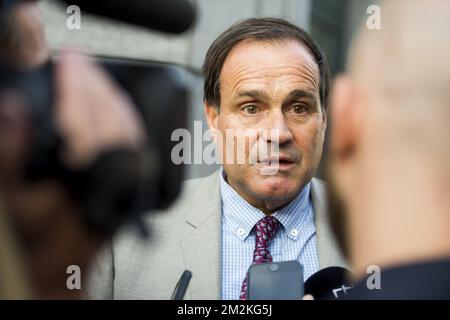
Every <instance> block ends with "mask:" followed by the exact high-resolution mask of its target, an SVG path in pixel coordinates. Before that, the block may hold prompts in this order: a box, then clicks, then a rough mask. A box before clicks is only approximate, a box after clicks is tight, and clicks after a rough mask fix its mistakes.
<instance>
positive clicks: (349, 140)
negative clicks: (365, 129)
mask: <svg viewBox="0 0 450 320" xmlns="http://www.w3.org/2000/svg"><path fill="white" fill-rule="evenodd" d="M358 96H359V95H358V92H357V88H356V86H355V84H354V82H353V80H352V79H351V78H350V77H349V76H347V75H341V76H338V77H337V78H336V80H335V81H334V85H333V90H332V94H331V117H332V128H331V134H330V152H331V154H332V155H333V157H334V159H335V160H336V161H341V160H346V159H347V158H348V157H349V156H351V155H352V154H353V153H354V152H355V150H356V147H357V145H358V140H359V137H360V135H361V130H360V129H361V110H359V109H360V108H361V105H360V102H359V101H358Z"/></svg>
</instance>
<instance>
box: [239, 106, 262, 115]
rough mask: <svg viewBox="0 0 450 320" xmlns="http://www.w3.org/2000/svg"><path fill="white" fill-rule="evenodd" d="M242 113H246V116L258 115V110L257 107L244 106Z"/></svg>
mask: <svg viewBox="0 0 450 320" xmlns="http://www.w3.org/2000/svg"><path fill="white" fill-rule="evenodd" d="M242 111H244V113H246V114H256V113H258V111H259V109H258V107H257V106H254V105H248V106H244V107H243V108H242Z"/></svg>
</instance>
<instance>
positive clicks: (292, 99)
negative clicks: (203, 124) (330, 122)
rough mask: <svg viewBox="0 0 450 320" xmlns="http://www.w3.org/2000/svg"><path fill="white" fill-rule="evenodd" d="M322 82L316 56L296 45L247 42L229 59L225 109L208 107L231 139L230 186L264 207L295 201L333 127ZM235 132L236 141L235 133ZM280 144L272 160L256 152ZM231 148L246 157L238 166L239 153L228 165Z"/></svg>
mask: <svg viewBox="0 0 450 320" xmlns="http://www.w3.org/2000/svg"><path fill="white" fill-rule="evenodd" d="M319 81H320V79H319V70H318V67H317V64H316V63H315V61H314V58H313V56H312V54H311V53H310V52H309V51H308V49H307V48H306V47H304V46H303V45H302V44H300V43H299V42H297V41H294V40H286V41H282V42H273V43H272V42H270V43H269V42H256V41H243V42H241V43H239V44H238V45H237V46H236V47H235V48H233V49H232V50H231V52H230V53H229V55H228V56H227V58H226V60H225V62H224V65H223V67H222V71H221V74H220V94H221V104H220V109H219V110H216V109H214V107H212V106H206V112H207V118H208V122H209V125H210V126H211V127H213V128H216V129H218V130H219V131H220V132H221V133H222V136H223V137H224V138H225V143H224V144H223V148H222V152H223V162H224V169H225V172H226V174H227V180H228V183H229V184H230V185H231V186H232V187H233V188H234V189H235V190H236V191H238V192H239V193H240V195H241V196H243V197H244V198H245V199H246V200H247V201H248V202H250V203H251V204H253V205H256V206H258V207H261V208H262V209H263V210H268V211H272V210H274V209H278V208H280V207H282V206H284V205H286V204H287V203H289V202H290V201H291V200H292V199H293V198H295V196H296V195H297V194H298V192H299V191H300V190H301V189H302V188H303V187H304V186H305V185H306V184H307V183H308V182H309V181H310V179H311V178H312V176H313V175H314V172H315V170H316V168H317V166H318V164H319V161H320V158H321V155H322V146H323V139H324V132H325V127H326V115H325V114H324V113H323V111H322V108H321V104H320V96H319ZM227 130H228V131H229V132H230V131H232V132H234V135H235V136H234V137H231V138H230V136H229V135H228V136H227ZM271 130H274V131H272V133H278V134H277V135H278V137H276V135H273V134H272V135H271V134H270V133H271ZM238 140H240V141H245V148H239V147H237V146H236V141H238ZM277 143H278V146H279V147H278V148H279V149H278V150H279V151H273V152H272V153H270V152H268V156H267V157H266V156H264V155H262V156H261V155H260V156H257V155H256V154H257V150H260V151H259V152H261V150H262V149H264V148H267V150H276V148H274V146H275V145H276V144H277ZM227 145H228V147H229V149H228V150H232V149H233V150H237V151H236V155H237V156H239V155H240V152H241V153H243V154H244V155H245V163H244V164H242V163H240V164H239V163H237V161H236V155H234V156H233V157H231V158H233V159H234V161H232V163H227V160H228V159H227V156H226V155H227ZM230 145H231V146H233V147H232V148H230ZM258 148H259V149H258ZM229 152H230V151H228V153H229ZM241 155H242V154H241ZM274 157H275V158H277V157H279V164H278V166H276V165H274V163H273V161H272V162H271V163H269V162H268V160H271V159H272V160H273V158H274ZM251 159H253V160H251ZM254 159H256V161H254ZM274 166H276V167H275V168H276V170H275V171H274V170H271V169H272V168H273V167H274ZM266 169H267V170H266ZM265 172H269V174H265Z"/></svg>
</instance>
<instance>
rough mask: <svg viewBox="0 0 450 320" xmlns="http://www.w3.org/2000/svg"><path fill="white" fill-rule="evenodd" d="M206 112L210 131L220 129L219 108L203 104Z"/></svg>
mask: <svg viewBox="0 0 450 320" xmlns="http://www.w3.org/2000/svg"><path fill="white" fill-rule="evenodd" d="M203 108H204V110H205V117H206V122H208V127H209V129H215V130H217V129H218V121H219V108H218V107H215V106H213V105H210V104H209V103H207V102H205V103H204V104H203Z"/></svg>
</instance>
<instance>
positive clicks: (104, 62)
mask: <svg viewBox="0 0 450 320" xmlns="http://www.w3.org/2000/svg"><path fill="white" fill-rule="evenodd" d="M21 1H30V0H0V35H1V34H2V32H4V30H2V28H4V27H5V26H6V25H7V19H8V14H9V13H10V12H11V10H13V8H14V6H15V5H16V4H17V3H19V2H21ZM65 2H66V3H67V4H70V5H78V6H79V7H80V8H81V10H82V11H83V12H86V13H92V14H96V15H102V16H105V17H108V18H112V19H117V20H120V21H124V22H128V23H133V24H137V25H140V26H144V27H148V28H151V29H156V30H159V31H164V32H171V33H180V32H183V31H185V30H187V29H188V28H189V27H190V26H191V25H192V23H193V21H194V17H195V9H194V7H193V6H192V4H191V3H190V2H189V1H186V0H153V1H152V0H128V1H123V0H86V1H81V0H78V1H76V0H74V1H65ZM55 63H57V62H52V61H50V62H48V63H46V64H45V65H43V66H40V67H38V68H36V69H34V70H31V71H26V72H23V71H18V70H15V69H14V68H12V67H11V66H8V65H2V64H1V63H0V92H2V91H5V90H15V91H17V92H18V93H20V95H21V96H22V97H24V98H25V99H26V102H27V105H28V106H29V111H30V115H31V117H32V120H33V141H32V143H31V146H32V150H30V152H29V154H30V157H29V159H27V168H26V172H25V174H26V177H27V178H28V179H30V180H31V181H40V180H42V179H44V178H55V179H58V180H60V181H62V182H63V183H64V184H65V185H66V186H67V188H68V189H69V190H70V191H71V194H72V195H73V196H74V197H75V199H76V200H77V201H78V203H79V204H80V206H81V209H82V211H83V213H84V214H85V221H86V222H87V223H88V224H89V225H90V226H91V227H93V228H95V229H96V230H97V231H98V232H101V233H104V234H106V235H111V234H112V233H113V232H115V231H116V230H117V228H118V227H119V226H120V225H122V224H123V223H124V222H126V221H129V220H136V221H138V222H139V221H140V219H139V217H140V214H142V213H143V212H146V211H149V210H152V209H161V208H164V207H167V206H168V205H169V204H170V203H171V202H172V201H173V200H174V199H175V198H176V196H177V194H178V192H179V190H180V186H181V180H182V176H183V169H182V166H177V165H175V164H173V163H172V161H171V158H170V154H171V150H172V147H173V145H174V143H175V142H172V141H171V139H170V136H171V133H172V131H173V130H175V129H177V128H184V127H186V108H187V106H188V85H187V81H186V78H187V77H186V76H187V75H186V71H185V70H183V69H182V68H180V67H177V66H173V65H167V64H155V63H144V62H135V61H128V60H125V59H108V58H99V59H98V63H99V64H101V66H102V67H103V68H104V69H105V70H106V71H107V72H108V73H109V75H110V76H111V77H112V78H113V79H114V80H115V82H116V83H117V84H118V85H119V86H120V87H122V89H123V90H124V91H125V93H127V94H128V96H129V97H130V98H131V99H132V101H133V102H134V105H135V106H137V108H138V111H139V113H140V115H141V118H142V119H143V123H144V125H145V128H146V133H147V146H146V148H145V149H146V151H145V152H133V151H130V150H120V149H117V150H111V151H110V152H106V153H104V154H102V155H100V156H99V157H98V158H97V159H96V161H94V163H92V165H90V166H89V168H85V169H84V170H82V171H77V172H75V171H73V170H70V169H68V168H67V167H66V166H64V164H63V163H62V162H61V161H60V159H59V157H58V154H59V151H60V150H61V148H62V147H63V146H64V141H62V139H61V137H60V136H59V135H58V132H57V130H56V129H55V126H54V124H53V121H52V119H53V116H52V112H53V106H54V82H53V70H54V66H55ZM140 225H141V227H143V225H142V224H140ZM143 231H144V232H145V229H143Z"/></svg>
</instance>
